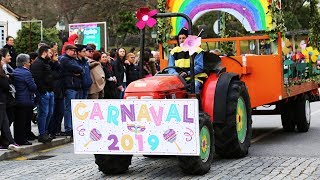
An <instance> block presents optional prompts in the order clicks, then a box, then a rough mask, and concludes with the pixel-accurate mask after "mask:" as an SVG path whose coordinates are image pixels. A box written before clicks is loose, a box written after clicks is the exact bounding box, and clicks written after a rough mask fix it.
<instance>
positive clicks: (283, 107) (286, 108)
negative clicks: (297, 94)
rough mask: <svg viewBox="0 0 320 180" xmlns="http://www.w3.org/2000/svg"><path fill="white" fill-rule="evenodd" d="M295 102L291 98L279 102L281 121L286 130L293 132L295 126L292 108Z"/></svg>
mask: <svg viewBox="0 0 320 180" xmlns="http://www.w3.org/2000/svg"><path fill="white" fill-rule="evenodd" d="M295 103H296V102H295V101H293V100H288V102H285V101H282V102H281V104H280V113H281V123H282V127H283V129H284V130H285V131H287V132H293V131H294V130H295V128H296V122H295V112H294V111H293V109H294V108H292V107H293V106H294V105H295Z"/></svg>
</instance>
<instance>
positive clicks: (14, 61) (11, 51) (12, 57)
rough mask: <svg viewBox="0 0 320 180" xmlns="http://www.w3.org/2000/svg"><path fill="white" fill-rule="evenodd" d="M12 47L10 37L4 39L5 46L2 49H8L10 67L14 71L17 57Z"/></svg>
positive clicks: (12, 43) (12, 42) (11, 38)
mask: <svg viewBox="0 0 320 180" xmlns="http://www.w3.org/2000/svg"><path fill="white" fill-rule="evenodd" d="M13 45H14V39H13V37H12V36H8V37H7V38H6V45H4V46H3V48H7V49H9V54H10V56H11V62H10V66H11V67H13V69H15V68H16V67H17V66H16V57H17V53H16V50H15V49H14V47H13Z"/></svg>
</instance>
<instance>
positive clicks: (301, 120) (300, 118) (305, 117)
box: [296, 95, 311, 132]
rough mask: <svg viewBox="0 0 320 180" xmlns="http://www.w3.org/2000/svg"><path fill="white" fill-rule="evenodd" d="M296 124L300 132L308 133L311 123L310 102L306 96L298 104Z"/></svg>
mask: <svg viewBox="0 0 320 180" xmlns="http://www.w3.org/2000/svg"><path fill="white" fill-rule="evenodd" d="M296 103H297V104H296V122H297V129H298V131H299V132H307V131H308V130H309V127H310V121H311V108H310V101H309V98H308V96H307V95H304V96H303V97H302V98H301V99H298V100H297V102H296Z"/></svg>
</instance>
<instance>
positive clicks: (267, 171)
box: [0, 103, 320, 180]
mask: <svg viewBox="0 0 320 180" xmlns="http://www.w3.org/2000/svg"><path fill="white" fill-rule="evenodd" d="M312 112H313V113H312V122H311V128H310V130H309V132H308V133H287V132H284V131H282V129H281V122H280V116H255V117H254V123H253V127H254V137H253V139H252V142H253V144H252V146H251V148H250V153H249V155H248V157H246V158H242V159H236V160H225V159H219V158H216V159H215V162H214V163H213V164H212V167H211V171H210V172H209V173H207V174H206V175H205V176H201V177H198V176H187V175H185V174H183V173H181V171H180V169H179V168H178V166H177V161H176V160H175V158H173V157H172V158H164V159H157V160H153V159H149V158H145V157H142V156H135V157H134V158H133V160H132V165H131V166H130V170H129V172H128V173H126V174H123V175H118V176H105V175H103V173H101V172H99V171H98V169H97V166H96V165H95V163H94V159H93V156H91V155H75V154H73V153H72V152H73V145H72V144H68V145H66V146H62V147H57V148H55V149H49V150H45V151H42V152H39V154H34V155H32V156H30V157H27V158H32V157H35V158H38V155H41V156H47V157H46V158H48V159H44V160H25V159H24V157H22V158H20V159H18V160H13V161H4V162H0V169H1V174H0V179H41V180H43V179H109V178H111V179H119V178H121V179H139V180H140V179H151V178H152V179H320V150H319V149H320V141H319V140H318V138H319V137H320V103H313V104H312ZM50 156H52V157H50Z"/></svg>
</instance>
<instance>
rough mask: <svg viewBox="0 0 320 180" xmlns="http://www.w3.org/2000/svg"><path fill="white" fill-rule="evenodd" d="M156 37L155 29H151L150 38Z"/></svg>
mask: <svg viewBox="0 0 320 180" xmlns="http://www.w3.org/2000/svg"><path fill="white" fill-rule="evenodd" d="M157 37H158V34H157V31H156V30H152V31H151V38H152V39H157Z"/></svg>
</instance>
